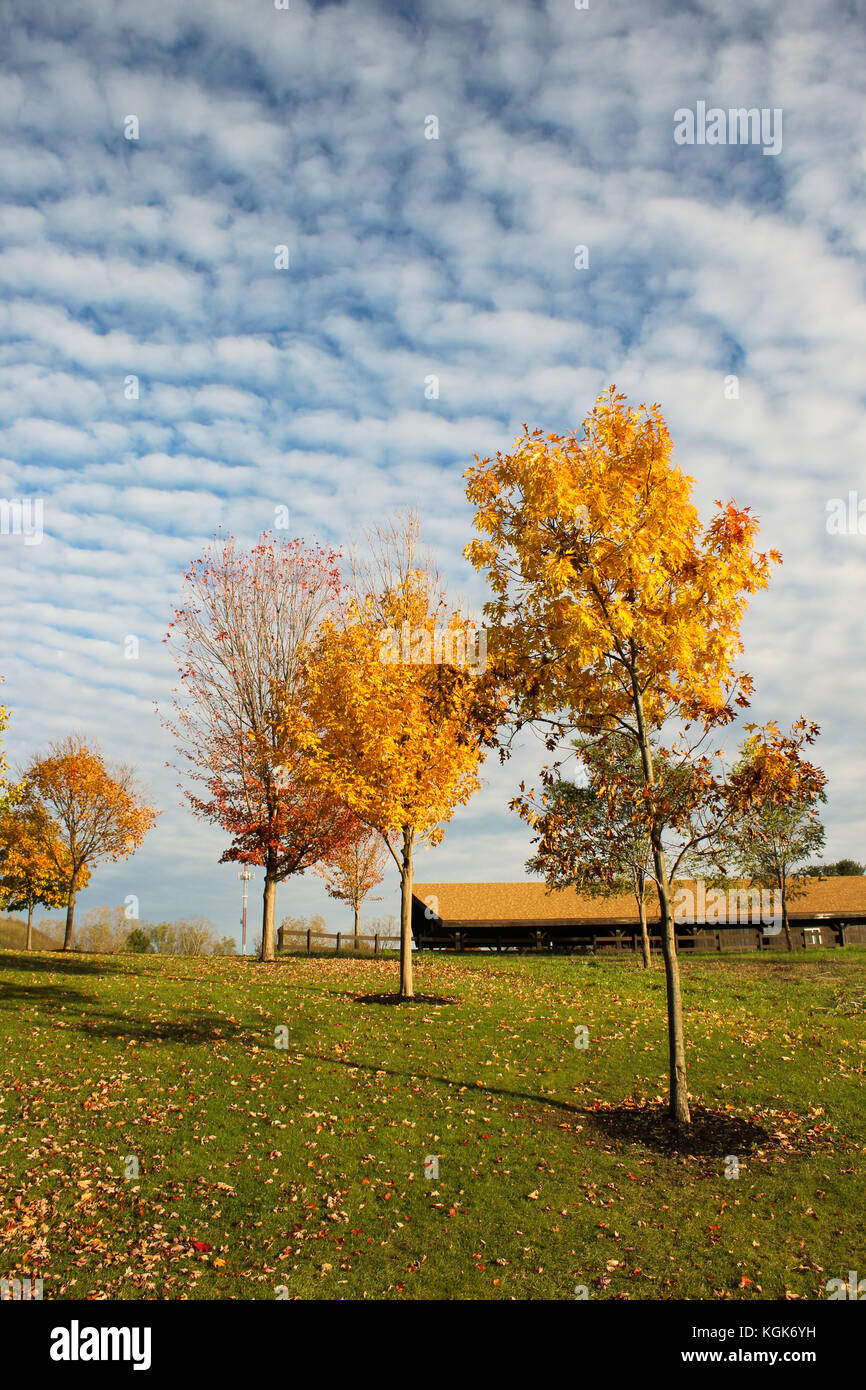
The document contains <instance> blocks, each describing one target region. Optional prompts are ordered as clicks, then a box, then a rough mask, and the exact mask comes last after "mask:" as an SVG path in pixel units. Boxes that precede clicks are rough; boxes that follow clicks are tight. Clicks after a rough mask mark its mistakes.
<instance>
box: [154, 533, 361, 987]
mask: <svg viewBox="0 0 866 1390" xmlns="http://www.w3.org/2000/svg"><path fill="white" fill-rule="evenodd" d="M337 559H338V556H337V554H336V552H335V551H332V550H323V549H321V548H320V547H318V546H312V547H309V548H305V547H304V545H303V544H302V542H301V541H299V540H287V539H275V538H273V537H269V536H267V535H265V536H263V537H262V539H261V540H260V541H259V543H258V544H257V545H255V546H254V547H253V548H252V550H250V551H243V550H241V549H239V548H238V547H237V546H236V545H235V542H234V540H233V539H232V537H231V536H229V537H227V538H225V539H224V540H220V541H217V542H215V543H214V544H213V545H212V546H211V547H209V549H208V550H207V552H206V553H205V554H204V555H203V556H202V557H201V558H200V559H198V560H196V561H194V562H193V564H192V565H191V566H190V568H189V569H188V571H187V572H186V574H185V575H184V584H185V589H186V602H185V604H184V606H183V607H182V608H179V609H178V610H176V612H175V615H174V621H173V622H172V624H171V630H170V632H169V637H170V638H171V640H172V641H173V642H174V643H175V645H176V647H177V661H178V667H179V671H180V677H181V689H180V690H179V691H177V692H175V696H174V717H173V718H172V719H171V720H168V719H167V720H165V724H166V726H167V727H168V728H169V729H170V730H171V732H172V733H173V734H174V735H175V737H176V739H177V752H178V754H179V757H180V758H181V768H182V770H183V771H184V772H185V773H186V775H187V776H188V777H189V778H190V779H191V781H192V783H193V787H195V786H198V787H201V788H202V789H203V791H202V793H201V794H199V792H197V791H195V790H194V789H193V788H186V789H185V795H186V797H187V800H188V802H189V804H190V806H191V807H192V810H193V812H194V813H195V814H196V815H197V816H199V817H200V818H201V819H203V820H210V821H214V822H216V823H217V824H218V825H220V826H221V827H222V828H223V830H225V831H226V832H227V833H228V834H229V836H230V837H231V843H230V845H229V846H228V848H227V849H226V850H225V851H224V852H223V854H222V856H221V859H220V862H221V863H223V862H230V861H232V860H237V861H239V862H240V863H244V864H257V865H261V866H262V867H263V868H264V871H265V884H264V895H263V902H262V947H261V959H262V960H263V961H272V960H274V957H275V935H274V905H275V901H276V889H277V884H278V883H281V882H282V881H283V880H284V879H286V878H287V877H289V875H290V874H296V873H298V874H302V873H303V872H304V870H305V869H308V868H312V867H313V866H314V865H315V864H317V863H318V862H319V860H320V859H322V858H323V857H324V856H326V855H328V854H330V853H332V852H333V851H334V850H335V849H338V848H339V847H340V846H342V845H344V844H346V843H347V841H348V840H349V839H350V838H351V836H352V834H353V833H354V832H355V830H356V828H357V826H356V823H355V822H354V820H353V818H352V817H351V816H350V815H349V814H348V813H347V811H346V809H345V807H344V806H343V805H342V804H341V802H340V801H339V799H336V798H334V797H333V796H332V795H330V794H328V793H326V792H324V791H323V790H322V789H321V788H320V787H318V786H317V785H315V784H314V783H312V782H310V781H309V779H305V778H304V777H303V775H302V763H303V761H304V759H303V756H302V755H301V754H300V752H299V750H298V748H297V747H293V746H291V745H289V744H288V743H287V742H286V740H284V739H283V740H281V741H280V742H279V748H278V744H277V738H276V724H277V706H276V701H277V695H278V693H279V699H280V700H281V701H283V703H285V702H287V701H288V702H290V703H292V704H293V705H297V704H298V702H300V701H302V700H303V690H302V680H301V674H302V658H303V653H304V651H305V649H306V647H307V646H308V645H309V643H310V642H311V641H312V640H313V639H314V637H315V633H316V631H317V628H318V625H319V623H320V621H321V619H322V617H323V615H324V614H325V613H326V612H327V611H328V609H329V607H330V605H331V604H332V602H333V601H334V600H335V599H336V597H337V595H338V593H339V591H340V577H339V572H338V570H337V568H336V561H337Z"/></svg>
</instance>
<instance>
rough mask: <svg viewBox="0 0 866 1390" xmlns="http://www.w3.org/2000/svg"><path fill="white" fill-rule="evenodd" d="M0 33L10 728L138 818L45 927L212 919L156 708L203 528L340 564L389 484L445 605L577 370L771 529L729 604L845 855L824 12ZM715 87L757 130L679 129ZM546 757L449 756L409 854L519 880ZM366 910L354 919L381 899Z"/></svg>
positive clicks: (213, 14)
mask: <svg viewBox="0 0 866 1390" xmlns="http://www.w3.org/2000/svg"><path fill="white" fill-rule="evenodd" d="M3 28H4V44H3V51H2V56H0V65H2V69H3V71H2V81H0V127H2V132H0V139H2V150H3V154H2V159H0V170H2V185H3V189H4V200H3V206H2V213H0V510H2V502H3V501H4V500H5V501H6V502H8V503H9V504H10V506H9V507H7V508H6V510H5V512H4V513H3V517H4V518H5V519H4V520H3V525H2V533H0V585H2V595H3V601H2V605H0V675H3V676H4V677H5V685H4V686H3V687H2V699H3V701H4V702H5V703H6V704H7V705H8V706H9V707H10V708H11V710H12V715H13V717H12V722H11V725H10V728H9V730H8V732H7V735H6V739H5V746H6V748H7V750H8V752H9V754H10V756H11V758H12V759H13V760H18V761H20V762H23V761H26V760H27V759H28V758H29V757H30V756H31V755H32V754H33V753H34V752H35V751H37V750H39V749H41V748H44V747H45V745H46V743H47V742H48V741H49V740H51V739H54V738H58V737H60V736H62V735H64V734H66V733H68V732H70V731H73V730H74V731H78V732H81V733H84V734H85V735H86V736H87V737H88V738H92V739H96V740H98V741H99V743H100V745H101V747H102V750H103V752H104V754H105V755H106V756H107V757H108V758H109V759H110V760H111V759H124V760H128V761H131V762H133V763H134V764H135V765H136V767H137V768H138V770H139V772H140V775H141V778H142V780H143V782H144V784H145V785H146V786H147V787H148V789H149V790H150V792H151V793H152V798H153V800H154V801H155V803H156V804H157V806H158V807H159V808H160V809H161V812H162V814H161V816H160V818H159V823H158V828H157V829H156V830H155V831H153V832H152V833H151V834H150V835H149V836H148V838H147V839H146V841H145V843H144V845H143V847H142V848H141V849H140V851H139V852H138V853H137V854H136V856H135V857H134V858H133V859H130V860H128V861H125V862H121V863H118V864H115V865H106V866H103V867H100V868H98V869H97V871H96V872H95V873H94V876H93V880H92V882H91V885H90V887H88V889H87V890H86V891H85V892H84V893H83V894H82V896H81V906H82V909H86V908H87V907H89V906H93V905H96V904H102V903H111V904H115V903H122V902H124V901H125V900H126V898H127V896H128V895H134V896H135V897H136V898H138V900H139V911H140V913H141V916H142V917H143V918H145V919H148V920H151V921H155V920H159V919H161V918H168V917H178V916H181V915H193V914H196V915H202V916H205V917H207V918H209V919H210V920H211V921H212V922H213V924H214V925H215V927H216V928H217V930H218V931H219V932H220V933H221V934H222V933H229V934H231V933H236V932H237V929H238V919H239V913H240V891H241V889H240V884H239V883H238V881H237V866H236V865H228V866H218V864H217V860H218V858H219V855H220V853H221V852H222V849H223V848H224V845H225V839H224V836H223V835H222V834H221V832H220V831H219V830H218V829H216V828H214V827H211V826H207V825H203V824H201V823H199V822H197V821H196V820H194V819H193V817H192V816H191V815H190V813H189V812H188V811H187V810H186V809H185V807H184V806H183V803H182V797H181V794H180V792H179V790H178V787H177V777H176V775H175V774H174V773H173V772H172V770H171V769H170V768H169V767H167V766H166V762H167V760H168V759H170V758H171V754H172V747H171V740H170V738H169V736H168V734H167V733H165V731H164V730H163V729H162V727H161V725H160V723H159V720H158V718H157V716H156V714H155V711H154V705H155V703H157V704H160V705H162V706H166V704H167V702H168V700H169V698H170V692H171V690H172V688H173V687H174V685H175V683H176V682H175V674H174V668H173V665H172V660H171V654H170V651H169V649H168V648H167V647H166V646H165V645H164V643H163V640H162V639H163V637H164V636H165V633H166V630H167V626H168V623H169V621H170V618H171V615H172V610H173V608H174V607H175V605H176V604H177V602H178V599H179V597H180V574H181V571H182V570H183V569H184V568H185V567H186V566H187V564H188V563H189V561H190V560H191V559H192V558H193V557H194V556H196V555H198V554H200V553H201V552H202V550H203V549H204V547H205V546H206V545H207V543H208V541H209V539H210V538H211V537H212V535H213V534H214V532H215V531H216V530H217V529H218V528H220V527H222V528H224V529H225V530H228V531H230V532H232V533H233V534H234V535H235V536H237V537H238V538H239V540H241V541H242V542H244V543H245V544H251V543H252V542H254V541H255V539H256V538H257V537H258V535H259V534H260V533H261V532H262V531H264V530H267V529H270V528H273V527H274V525H275V519H276V518H277V517H278V516H279V515H280V511H279V509H281V508H283V509H284V508H288V513H289V518H290V532H291V534H296V535H301V536H304V537H305V538H307V539H309V540H313V539H317V540H320V541H322V542H323V543H326V544H330V545H341V544H345V542H346V539H347V537H348V536H349V535H350V534H351V535H357V534H358V533H359V531H360V530H361V528H363V527H364V526H369V525H371V524H372V525H375V524H377V523H379V522H381V521H383V520H385V519H386V518H387V517H388V516H390V515H391V514H392V513H393V512H394V511H395V510H396V509H397V508H401V507H405V506H416V507H417V508H418V509H419V511H420V513H421V516H422V520H423V532H424V538H425V540H426V541H427V543H428V544H429V545H430V546H431V548H432V550H433V552H434V554H435V556H436V559H437V561H438V564H439V566H440V568H441V569H442V571H443V573H444V574H445V576H446V577H447V579H448V582H449V585H450V587H451V588H452V590H453V591H455V592H456V593H460V594H463V595H465V596H466V597H467V598H468V600H469V601H470V602H471V603H472V604H473V605H475V608H476V611H480V608H481V605H482V604H483V602H484V598H485V594H484V588H483V581H482V580H481V578H480V577H479V576H476V575H475V574H474V572H473V571H472V570H471V568H470V567H469V565H468V563H467V562H466V561H465V560H464V559H463V555H462V552H463V547H464V546H465V544H466V543H467V541H468V540H469V539H470V536H471V519H472V512H471V508H470V507H469V505H468V503H467V502H466V499H465V495H464V481H463V473H464V471H465V469H466V468H467V467H468V466H469V464H470V463H471V462H472V458H473V455H475V454H477V455H479V456H482V457H483V456H487V455H490V454H494V453H495V452H496V450H497V449H503V450H504V449H507V448H508V446H509V445H510V443H511V442H512V441H513V439H514V437H515V435H516V434H517V433H518V432H519V431H520V429H521V426H522V424H523V422H526V423H527V424H529V425H530V427H535V426H541V427H543V428H544V429H545V430H553V431H563V430H567V429H571V428H574V429H579V427H580V424H581V421H582V420H583V418H584V417H585V415H586V414H587V413H588V411H589V410H590V409H591V407H592V404H593V402H594V400H595V398H596V397H597V395H598V394H599V393H600V392H601V391H603V390H605V389H606V387H607V386H608V385H609V384H610V383H613V382H615V383H616V385H617V387H618V388H619V389H620V390H622V391H625V392H626V393H627V394H628V396H629V398H630V399H631V400H632V401H634V402H635V403H638V402H641V401H648V402H653V401H658V402H659V403H660V404H661V406H662V409H663V411H664V414H665V417H666V419H667V422H668V425H669V428H670V430H671V433H672V436H673V439H674V445H675V457H676V460H677V462H678V463H679V464H680V466H681V467H682V468H683V470H684V471H685V472H686V473H687V474H689V475H690V476H692V477H693V478H694V479H695V499H696V502H697V504H698V506H699V508H700V510H701V514H702V515H704V516H706V515H708V514H709V512H710V511H711V509H712V504H713V500H714V499H715V498H717V497H718V498H722V499H724V500H727V499H728V498H730V497H734V498H735V499H736V501H737V502H738V503H739V504H740V505H747V506H750V507H752V508H753V509H754V511H755V512H756V513H757V514H758V516H759V517H760V520H761V548H762V549H769V548H770V547H771V546H772V547H778V549H780V550H781V551H782V553H783V556H784V564H783V566H782V567H781V569H777V570H776V571H775V574H774V578H773V580H772V583H771V587H770V589H769V590H768V591H767V592H766V593H763V594H760V595H758V596H757V597H756V598H755V599H754V600H753V603H752V607H751V609H750V611H749V614H748V616H747V618H746V621H745V623H744V625H743V640H744V643H745V648H746V651H745V657H744V660H743V664H744V666H745V668H746V669H747V670H749V671H750V672H751V674H752V675H753V677H754V679H755V683H756V693H755V698H754V701H753V705H752V711H751V717H753V718H755V719H756V720H757V721H758V722H763V721H765V720H766V719H770V718H775V719H777V720H778V721H779V722H780V723H781V724H782V725H785V726H787V725H789V724H790V723H791V721H792V720H794V719H795V718H797V717H798V716H799V715H800V714H805V715H806V716H807V717H808V718H810V719H814V720H816V721H817V722H818V723H819V724H820V725H821V728H822V735H821V738H820V741H819V743H818V745H817V746H816V760H817V761H818V762H820V763H821V765H822V766H823V767H824V769H825V771H826V772H827V774H828V777H829V785H828V796H829V800H828V805H827V807H826V814H825V817H824V820H825V824H826V826H827V854H826V857H827V858H828V859H836V858H839V857H841V856H843V855H850V856H852V857H854V858H858V859H861V860H862V859H863V858H864V857H866V811H864V804H863V795H862V787H863V767H864V753H866V735H864V722H863V712H864V703H866V701H864V694H866V690H864V674H863V672H864V664H863V649H864V613H866V584H864V558H866V516H864V519H863V522H862V528H863V533H861V532H860V531H859V530H858V525H857V514H856V509H857V507H858V505H859V503H860V501H861V500H863V499H866V466H864V459H866V448H864V446H866V415H864V410H863V404H864V370H863V368H864V356H866V354H864V343H866V309H864V294H863V288H864V277H863V271H864V252H866V220H864V215H863V214H864V205H866V129H864V127H866V104H864V102H863V92H862V74H863V70H864V57H866V53H864V50H866V37H864V35H866V31H864V28H863V24H862V12H861V13H860V14H859V15H858V13H857V7H855V6H854V5H852V4H846V3H836V4H833V3H823V4H819V3H807V2H806V0H803V3H800V2H799V0H797V2H795V3H784V2H783V3H781V4H780V3H778V0H771V3H766V0H755V2H754V3H751V4H749V5H748V6H742V5H730V4H729V3H722V0H717V3H682V0H669V2H668V3H665V0H660V2H659V3H653V4H652V5H651V6H648V5H647V4H646V3H645V2H644V3H637V0H624V3H612V2H610V0H608V3H604V4H603V3H601V0H589V3H588V5H587V7H586V8H583V9H578V8H577V7H576V5H575V3H574V0H547V2H546V3H540V2H539V3H531V2H529V0H502V2H501V3H497V4H491V3H490V0H437V2H436V3H435V4H416V3H413V2H411V0H396V3H388V4H377V3H375V0H365V2H364V3H363V4H362V3H305V0H290V7H289V8H287V9H282V8H281V9H278V8H277V7H276V4H275V3H273V0H243V2H242V0H232V2H231V3H229V0H204V2H203V3H202V4H200V5H195V6H190V5H189V4H188V3H187V0H149V3H147V4H144V5H143V4H141V3H140V0H65V3H64V4H63V5H62V6H42V5H40V6H34V5H33V4H32V0H4V4H3ZM699 103H703V104H704V105H703V106H699ZM714 108H719V109H720V110H721V112H722V113H724V114H726V113H727V111H728V110H730V109H737V108H748V109H751V108H756V109H758V110H762V111H766V113H767V117H766V120H767V121H768V122H770V121H772V122H775V125H774V127H773V128H774V131H775V136H774V142H775V144H776V145H780V148H777V149H771V148H770V146H769V141H767V140H763V141H761V140H759V141H758V142H757V143H735V142H734V140H733V136H734V135H735V134H736V131H735V129H734V123H733V122H730V123H728V125H729V128H728V129H727V130H724V129H723V130H722V134H725V135H726V139H725V142H724V143H721V142H720V141H719V140H718V138H715V139H714V140H705V142H704V143H700V142H699V140H698V136H697V135H696V138H695V142H694V143H680V141H679V140H678V139H677V138H675V132H676V131H677V129H678V128H679V129H680V130H681V131H682V129H683V128H684V125H687V124H688V122H687V121H685V120H684V118H683V117H682V115H681V114H680V115H679V116H678V115H677V113H678V112H679V113H682V112H683V111H684V110H685V111H691V112H694V113H695V116H694V123H693V124H694V130H695V132H699V134H704V132H705V129H706V120H705V118H704V116H703V114H702V113H704V112H711V111H712V110H713V109H714ZM699 128H700V129H699ZM767 128H768V130H769V128H770V127H769V125H768V127H767ZM719 129H720V127H719V123H718V121H716V123H715V136H716V137H718V135H719ZM728 136H730V137H732V138H728ZM280 247H283V248H286V251H287V253H288V254H287V256H286V254H285V252H283V253H282V254H281V253H280V252H279V251H278V249H277V248H280ZM580 248H583V249H582V250H581V249H580ZM285 260H288V265H287V266H283V265H282V262H284V261H285ZM278 263H279V266H278ZM434 378H435V381H434V380H433V379H434ZM852 493H853V497H852V496H851V494H852ZM834 499H838V502H839V506H841V505H842V504H843V503H844V507H845V509H846V511H845V515H846V517H847V522H846V523H845V525H844V528H843V529H844V533H843V534H838V533H836V531H831V530H828V519H829V516H830V513H829V512H828V507H830V508H831V510H833V507H832V504H833V501H834ZM13 502H20V503H22V504H24V509H23V510H22V509H21V508H19V510H18V513H17V515H18V517H19V519H20V524H19V525H17V526H16V524H15V516H16V513H15V511H14V509H13V508H11V504H12V503H13ZM37 503H38V508H37ZM839 506H837V507H836V508H835V513H836V514H838V512H839ZM28 507H29V511H28V510H27V508H28ZM39 510H41V515H42V526H41V536H40V534H39V528H38V527H37V525H36V523H35V518H36V517H37V513H38V511H39ZM863 511H864V513H866V501H864V506H863ZM28 518H29V523H32V524H29V523H28ZM28 529H29V534H26V535H25V534H24V532H25V531H27V530H28ZM837 529H838V528H837ZM130 638H134V639H135V641H134V642H130V640H129V639H130ZM136 650H137V655H129V653H130V652H135V651H136ZM739 736H741V735H740V732H739V731H738V730H737V729H736V728H734V729H733V730H731V731H730V734H729V739H728V742H729V745H730V748H731V750H732V749H733V747H734V746H735V745H736V742H737V740H738V737H739ZM544 761H545V757H544V750H543V748H542V747H541V745H540V744H539V743H537V742H535V741H533V740H532V739H531V737H527V738H526V739H524V741H523V742H522V744H521V746H520V748H519V749H518V751H517V753H516V755H515V757H514V758H513V759H512V761H511V762H510V763H507V764H506V765H505V766H504V767H500V766H499V764H498V762H497V761H496V760H495V759H491V760H488V763H487V764H486V767H485V770H484V776H485V786H484V788H483V789H482V791H481V792H480V793H478V795H476V797H474V798H473V800H472V801H471V802H470V803H469V804H468V805H467V806H466V807H464V808H461V809H460V810H459V811H458V812H457V813H456V815H455V816H454V819H453V821H452V822H451V824H450V826H449V827H448V830H447V833H446V835H445V838H444V840H443V842H442V844H441V845H440V846H438V847H437V848H436V849H433V850H428V851H423V850H422V851H421V852H420V853H419V854H418V858H417V863H416V877H417V878H418V879H419V880H423V881H439V882H445V881H464V880H475V879H478V878H480V877H481V878H485V879H488V880H513V879H519V878H523V877H524V872H523V864H524V861H525V859H526V857H527V855H528V854H529V853H530V852H531V848H530V833H529V831H528V830H527V829H526V828H525V827H524V826H523V825H522V823H521V822H520V821H519V820H518V819H517V817H516V816H515V815H513V814H512V813H509V811H508V809H507V805H508V801H509V799H510V797H511V796H512V795H513V794H514V792H515V790H516V787H517V784H518V782H519V781H520V779H521V777H524V776H525V777H528V778H529V779H532V778H533V777H534V776H535V775H536V774H537V770H538V768H539V767H540V765H541V764H542V763H543V762H544ZM260 891H261V873H260V871H258V872H257V873H256V876H255V878H254V881H253V883H252V884H251V893H252V895H253V896H252V899H251V902H252V906H251V921H252V920H254V919H255V918H256V916H257V912H258V906H257V898H258V894H260ZM379 892H380V893H381V894H382V895H383V896H382V900H381V901H380V902H375V903H370V904H369V905H368V906H367V908H366V909H365V914H364V915H380V914H387V913H389V912H394V913H396V912H397V911H398V902H399V896H398V890H397V884H396V877H395V875H394V874H393V873H389V875H388V877H387V879H386V882H385V884H384V885H383V887H382V888H381V889H380V890H379ZM313 911H322V912H323V913H324V915H325V916H326V918H327V920H328V923H329V929H330V930H332V931H335V930H338V929H340V927H341V925H343V924H344V919H346V918H347V916H348V914H347V913H346V912H345V909H344V908H342V907H341V905H339V904H337V903H334V902H332V901H330V900H329V899H328V898H327V897H326V895H325V892H324V888H323V885H322V883H321V881H320V880H319V879H318V878H317V877H316V876H315V875H314V874H312V873H307V874H306V875H304V876H303V877H302V878H297V879H294V880H290V881H289V882H288V883H286V884H284V885H283V886H281V887H280V889H279V892H278V897H277V920H279V919H280V917H281V916H283V915H284V914H288V913H294V914H299V913H309V912H313ZM251 931H252V928H251Z"/></svg>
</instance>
